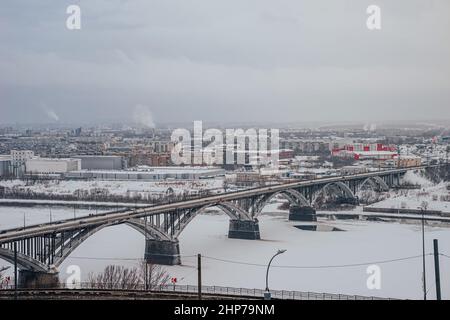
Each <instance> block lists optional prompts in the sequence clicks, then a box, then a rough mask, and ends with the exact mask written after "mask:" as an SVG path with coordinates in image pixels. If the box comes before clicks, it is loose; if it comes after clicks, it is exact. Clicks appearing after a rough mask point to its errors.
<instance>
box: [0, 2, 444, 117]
mask: <svg viewBox="0 0 450 320" xmlns="http://www.w3.org/2000/svg"><path fill="white" fill-rule="evenodd" d="M70 4H78V5H80V7H81V24H82V29H81V30H76V31H70V30H68V29H66V19H67V17H68V15H67V14H66V8H67V6H68V5H70ZM370 4H376V5H379V6H380V7H381V23H382V29H381V30H377V31H370V30H368V29H367V27H366V19H367V16H368V15H367V13H366V8H367V7H368V6H369V5H370ZM449 89H450V1H448V0H434V1H432V0H395V1H392V0H386V1H380V0H370V1H366V0H352V1H350V0H349V1H346V0H329V1H321V0H307V1H306V0H142V1H138V0H133V1H126V0H83V1H76V0H72V1H66V0H64V1H62V0H40V1H18V0H10V1H9V0H3V1H1V2H0V109H1V112H0V123H8V122H20V123H28V122H56V121H60V122H66V123H67V122H93V121H99V122H104V121H108V122H109V121H133V119H136V118H140V117H142V118H145V119H148V118H152V119H149V120H148V121H149V122H153V121H154V122H156V123H162V122H173V121H177V122H178V121H192V120H194V119H195V120H204V121H227V122H229V121H280V122H295V121H299V122H300V121H301V122H304V121H314V120H315V121H317V120H322V121H342V120H357V121H365V122H367V121H382V120H385V119H396V120H398V119H411V120H419V119H420V120H424V119H426V120H429V119H442V118H447V119H448V118H450V90H449ZM142 112H143V114H141V113H142ZM150 114H151V115H150Z"/></svg>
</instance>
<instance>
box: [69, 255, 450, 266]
mask: <svg viewBox="0 0 450 320" xmlns="http://www.w3.org/2000/svg"><path fill="white" fill-rule="evenodd" d="M431 255H433V254H432V253H427V254H426V256H431ZM439 255H441V256H444V257H446V258H449V259H450V256H448V255H446V254H443V253H440V254H439ZM180 257H181V258H194V257H196V255H186V256H180ZM202 257H203V258H205V259H210V260H215V261H219V262H224V263H231V264H239V265H247V266H254V267H264V268H266V267H267V264H261V263H251V262H244V261H237V260H228V259H220V258H215V257H210V256H202ZM421 257H422V255H416V256H409V257H402V258H395V259H388V260H378V261H367V262H359V263H350V264H340V265H309V266H300V265H273V266H272V267H273V268H284V269H332V268H351V267H361V266H366V265H371V264H385V263H393V262H399V261H406V260H412V259H417V258H421ZM68 258H69V259H80V260H114V261H140V260H142V259H139V258H122V257H85V256H72V257H68Z"/></svg>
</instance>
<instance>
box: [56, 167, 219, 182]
mask: <svg viewBox="0 0 450 320" xmlns="http://www.w3.org/2000/svg"><path fill="white" fill-rule="evenodd" d="M224 175H225V170H224V169H220V168H201V167H138V169H137V170H79V171H72V172H68V173H67V174H66V175H65V177H66V178H75V179H99V180H167V179H170V180H197V179H207V178H214V177H218V176H224Z"/></svg>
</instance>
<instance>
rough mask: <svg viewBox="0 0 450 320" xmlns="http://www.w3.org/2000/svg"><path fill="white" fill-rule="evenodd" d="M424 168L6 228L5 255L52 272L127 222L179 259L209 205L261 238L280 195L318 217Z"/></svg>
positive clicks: (165, 257)
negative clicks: (324, 209)
mask: <svg viewBox="0 0 450 320" xmlns="http://www.w3.org/2000/svg"><path fill="white" fill-rule="evenodd" d="M421 168H422V167H415V168H408V169H395V170H386V171H377V172H371V173H364V174H356V175H351V176H339V177H330V178H321V179H315V180H308V181H299V182H292V183H286V184H278V185H271V186H266V187H258V188H252V189H246V190H243V191H237V192H229V193H223V194H218V195H213V196H207V197H202V198H198V199H191V200H185V201H179V202H173V203H167V204H161V205H154V206H148V207H145V208H136V209H124V210H121V211H115V212H109V213H105V214H99V215H91V216H86V217H81V218H77V219H68V220H61V221H57V222H53V223H46V224H40V225H34V226H28V227H26V228H16V229H10V230H4V231H0V258H2V259H5V260H7V261H10V262H12V261H13V260H14V253H15V252H16V253H17V263H18V265H19V267H20V269H21V270H25V271H27V272H28V273H30V272H35V273H48V272H50V271H51V270H55V269H57V268H58V267H59V266H60V265H61V263H62V262H63V261H64V259H65V258H66V257H68V256H69V255H70V254H71V253H72V252H73V251H74V250H75V249H76V248H77V247H78V246H79V245H80V244H81V243H83V241H85V240H86V239H87V238H88V237H90V236H91V235H93V234H94V233H96V232H98V231H99V230H101V229H103V228H105V227H108V226H112V225H118V224H127V225H129V226H130V227H132V228H133V229H135V230H137V231H138V232H140V233H142V234H144V235H145V239H146V252H145V257H146V258H147V259H148V260H149V261H152V262H154V263H161V264H179V263H180V252H179V245H178V237H179V235H180V234H181V232H182V231H183V230H184V228H185V227H186V226H187V225H188V224H189V222H191V221H192V219H194V218H195V216H196V215H198V214H199V213H201V212H202V211H204V210H206V209H208V208H211V207H216V208H219V209H220V210H221V211H223V213H225V214H226V215H228V216H229V217H230V227H229V233H228V236H229V237H230V238H240V239H259V238H260V235H259V225H258V215H259V214H260V213H261V211H262V209H263V208H264V206H265V205H266V204H267V203H269V202H270V200H271V199H273V198H274V197H276V196H282V197H284V198H286V199H287V200H288V201H289V202H290V204H291V205H292V207H293V208H296V209H297V211H294V212H292V213H291V215H290V219H299V220H314V219H315V210H314V209H313V207H314V205H315V202H316V201H317V199H319V198H323V197H324V196H331V197H334V199H335V200H336V199H337V200H338V201H339V202H341V203H351V204H356V203H357V202H358V199H357V197H356V196H355V194H356V193H357V191H358V190H359V189H361V188H372V189H374V190H380V191H381V190H387V189H389V187H392V186H394V185H396V184H399V181H400V178H401V176H402V175H403V174H404V173H406V171H407V170H411V169H421Z"/></svg>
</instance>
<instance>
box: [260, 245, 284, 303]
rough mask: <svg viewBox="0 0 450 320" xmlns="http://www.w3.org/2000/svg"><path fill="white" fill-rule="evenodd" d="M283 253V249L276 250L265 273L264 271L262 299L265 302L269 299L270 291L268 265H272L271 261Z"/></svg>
mask: <svg viewBox="0 0 450 320" xmlns="http://www.w3.org/2000/svg"><path fill="white" fill-rule="evenodd" d="M285 252H286V250H285V249H282V250H278V251H277V253H275V254H274V255H273V257H272V258H271V259H270V261H269V264H268V265H267V271H266V292H264V299H265V300H270V298H271V295H270V291H269V268H270V264H271V263H272V260H273V259H274V258H275V257H276V256H278V255H280V254H282V253H285Z"/></svg>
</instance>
